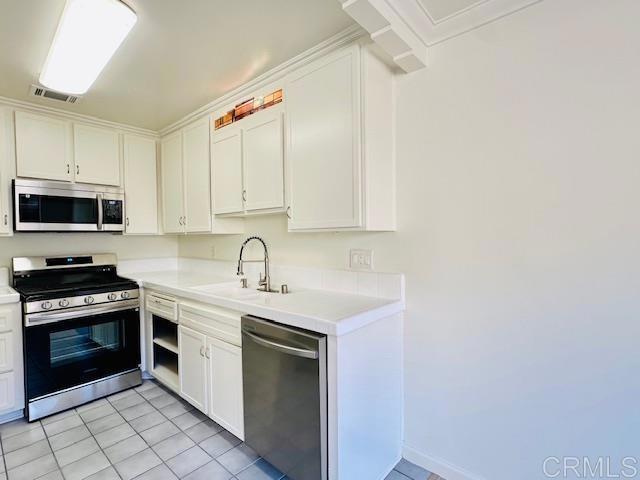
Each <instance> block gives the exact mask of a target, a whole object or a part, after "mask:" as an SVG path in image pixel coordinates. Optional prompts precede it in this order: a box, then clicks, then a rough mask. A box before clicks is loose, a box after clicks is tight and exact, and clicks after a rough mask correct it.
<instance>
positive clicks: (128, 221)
mask: <svg viewBox="0 0 640 480" xmlns="http://www.w3.org/2000/svg"><path fill="white" fill-rule="evenodd" d="M128 226H129V217H127V227H128Z"/></svg>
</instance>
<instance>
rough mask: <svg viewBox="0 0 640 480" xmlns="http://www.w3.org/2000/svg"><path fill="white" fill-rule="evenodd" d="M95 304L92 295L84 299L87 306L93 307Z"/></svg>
mask: <svg viewBox="0 0 640 480" xmlns="http://www.w3.org/2000/svg"><path fill="white" fill-rule="evenodd" d="M93 302H95V298H93V297H92V296H91V295H89V296H86V297H84V303H86V304H87V305H91V304H92V303H93Z"/></svg>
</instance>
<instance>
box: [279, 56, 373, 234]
mask: <svg viewBox="0 0 640 480" xmlns="http://www.w3.org/2000/svg"><path fill="white" fill-rule="evenodd" d="M358 65H359V53H358V49H357V46H356V47H351V48H349V49H347V50H344V51H340V52H337V53H335V54H332V55H329V56H327V57H326V58H323V59H322V60H320V61H318V62H315V63H313V64H311V65H309V66H307V67H305V68H303V69H301V70H300V71H299V72H297V73H296V74H295V76H294V77H293V78H292V79H291V81H290V83H289V85H288V88H287V101H286V109H287V141H288V142H289V143H288V159H289V165H290V182H291V183H290V195H291V198H290V201H291V205H290V206H291V217H292V218H291V221H290V222H289V228H290V229H291V230H304V229H316V228H319V229H321V228H353V227H360V226H362V200H361V166H360V165H361V163H360V162H361V158H360V157H361V155H360V76H359V68H358ZM309 95H313V97H314V98H321V99H322V101H320V102H315V103H314V104H313V107H310V105H309Z"/></svg>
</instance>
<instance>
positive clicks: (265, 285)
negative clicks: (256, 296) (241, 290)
mask: <svg viewBox="0 0 640 480" xmlns="http://www.w3.org/2000/svg"><path fill="white" fill-rule="evenodd" d="M251 240H257V241H258V242H260V243H261V244H262V247H263V248H264V260H243V259H242V254H243V253H244V247H246V246H247V244H248V243H249V242H250V241H251ZM247 262H264V277H263V276H262V272H260V281H259V283H258V290H262V291H264V292H271V291H272V290H271V277H270V276H269V250H268V249H267V244H266V243H265V241H264V240H263V239H262V238H260V237H255V236H254V237H249V238H247V239H246V240H245V241H244V243H243V244H242V246H241V247H240V258H239V259H238V275H244V270H243V269H242V267H243V265H244V264H245V263H247ZM242 285H243V286H245V285H246V282H243V284H242Z"/></svg>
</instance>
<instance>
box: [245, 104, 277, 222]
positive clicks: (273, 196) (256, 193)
mask: <svg viewBox="0 0 640 480" xmlns="http://www.w3.org/2000/svg"><path fill="white" fill-rule="evenodd" d="M242 123H243V124H242V159H243V169H242V171H243V180H244V182H243V183H244V196H243V197H244V209H245V210H247V211H252V210H263V209H271V208H280V209H282V208H283V207H284V151H283V146H284V140H283V137H282V108H281V106H278V107H272V108H269V109H267V110H263V111H261V112H258V113H256V114H254V115H251V116H250V117H248V118H247V119H243V120H242Z"/></svg>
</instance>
